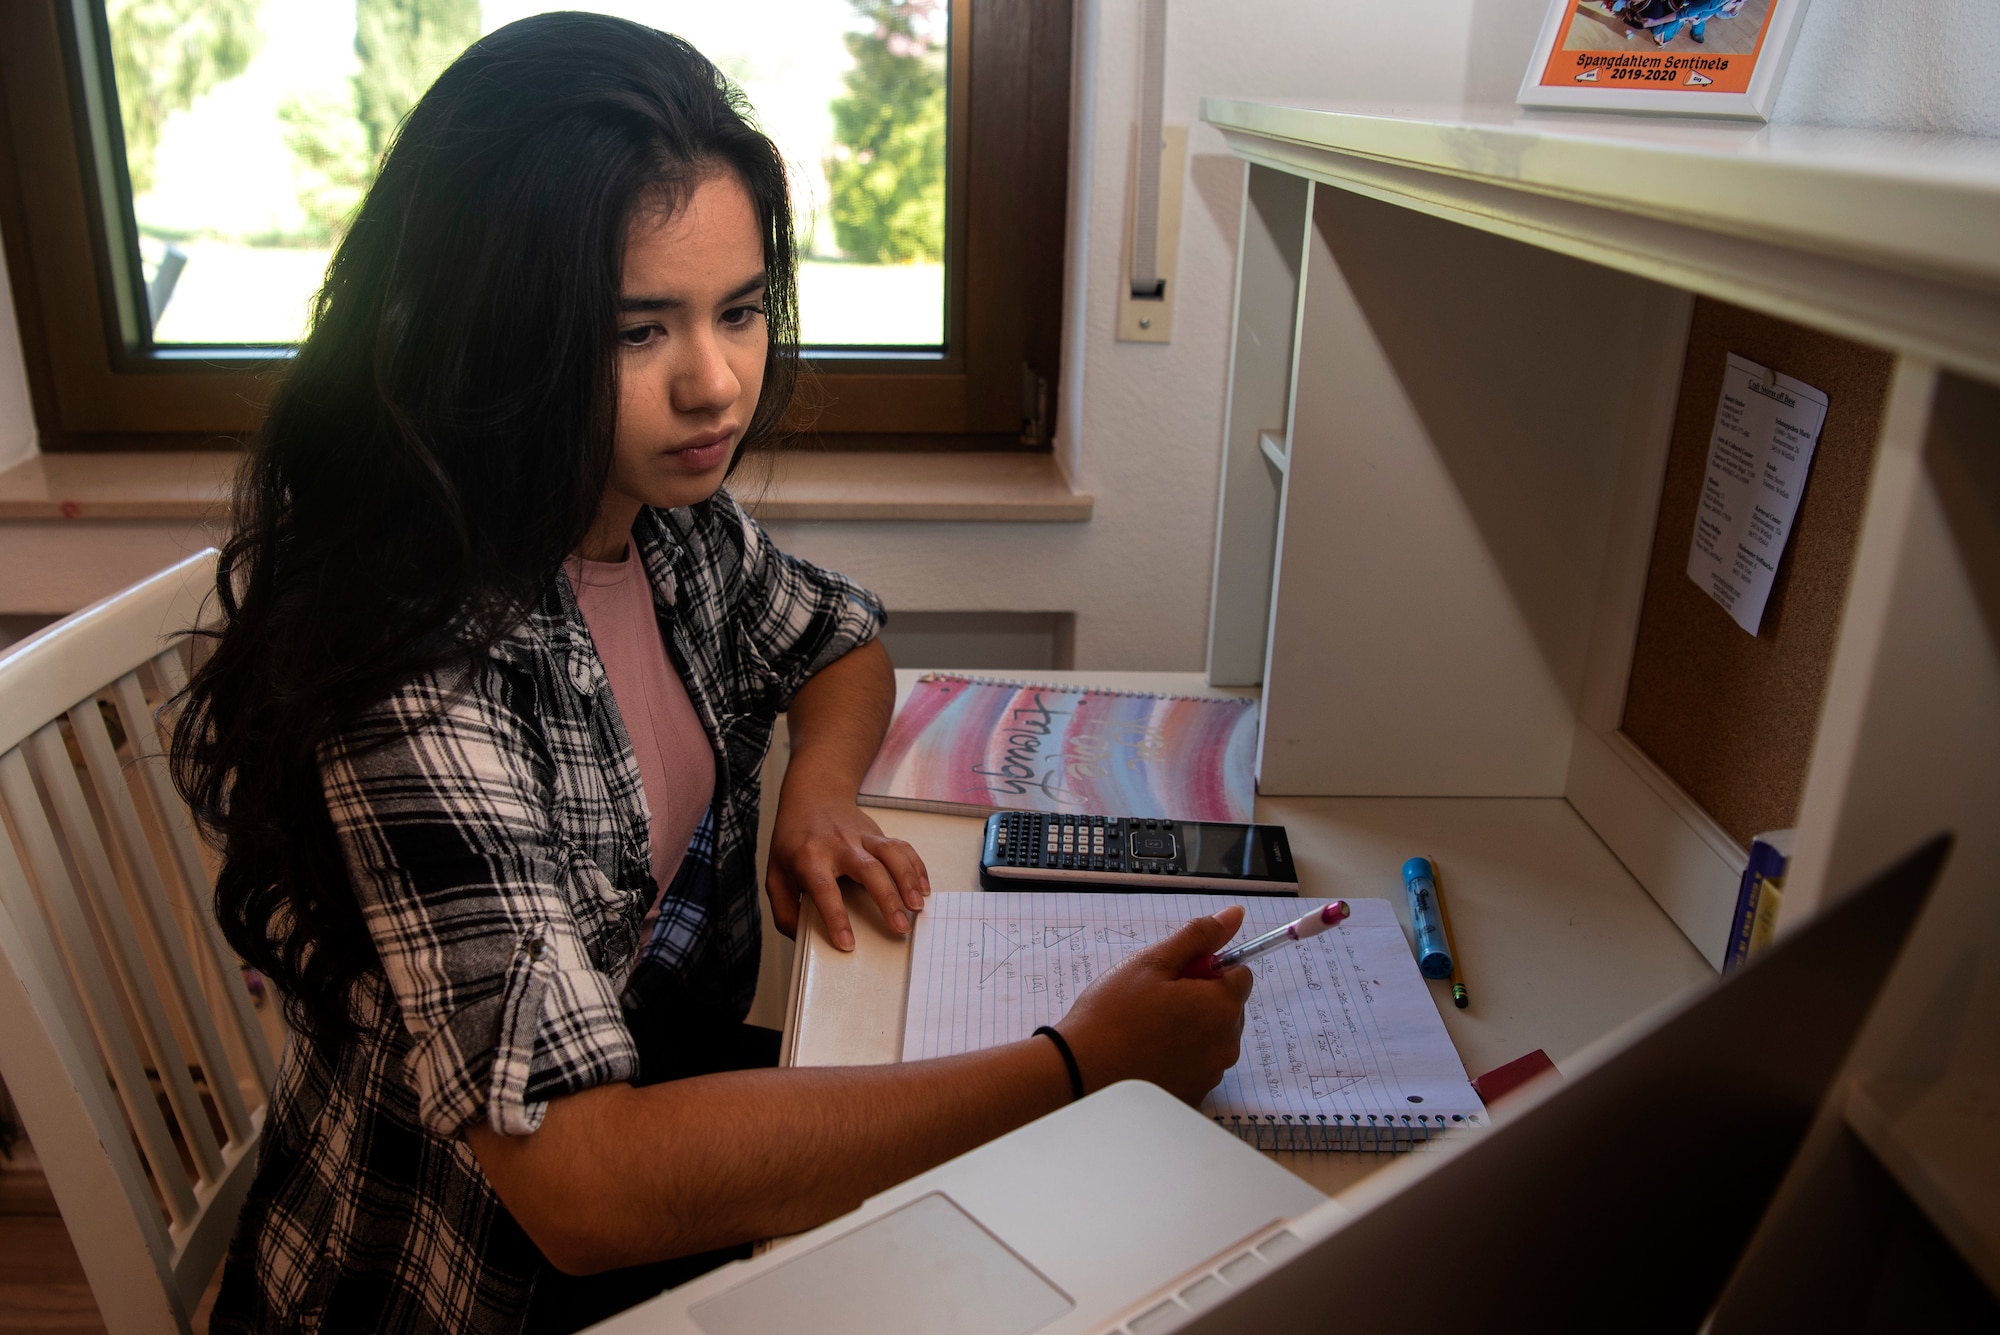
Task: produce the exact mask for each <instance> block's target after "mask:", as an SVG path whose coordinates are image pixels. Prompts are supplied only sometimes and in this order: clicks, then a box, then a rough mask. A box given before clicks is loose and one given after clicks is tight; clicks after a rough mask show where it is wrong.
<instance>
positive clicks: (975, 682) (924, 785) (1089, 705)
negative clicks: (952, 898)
mask: <svg viewBox="0 0 2000 1335" xmlns="http://www.w3.org/2000/svg"><path fill="white" fill-rule="evenodd" d="M1256 746H1257V705H1256V701H1255V700H1249V699H1241V698H1236V697H1230V696H1198V695H1157V694H1152V693H1149V692H1142V691H1113V690H1105V689H1103V688H1101V687H1095V686H1080V685H1073V684H1072V685H1050V684H1047V683H1041V682H1024V681H1000V680H995V679H993V678H990V677H967V676H959V675H956V674H953V673H944V672H932V673H926V674H925V675H924V676H922V677H920V678H918V679H917V682H916V685H915V686H914V687H913V688H912V690H911V691H910V694H909V698H907V699H906V700H904V701H903V703H902V705H901V706H900V707H899V708H898V709H897V710H896V717H895V721H894V722H892V723H891V724H890V725H889V735H888V736H887V737H886V738H884V739H883V742H882V749H881V750H880V751H879V752H878V753H877V754H876V757H875V763H874V765H872V766H871V767H870V768H869V770H868V774H867V777H866V778H864V779H863V780H862V782H861V802H862V804H863V805H865V806H876V807H902V808H904V809H907V810H914V811H938V812H944V813H946V814H949V815H961V816H985V815H990V814H991V813H993V812H995V811H1054V812H1070V813H1074V814H1079V815H1089V816H1139V817H1152V818H1156V819H1167V820H1211V821H1235V822H1239V823H1247V822H1249V821H1250V819H1251V808H1252V804H1253V802H1254V800H1255V796H1256V793H1255V787H1254V784H1253V781H1252V779H1251V763H1252V761H1253V759H1254V757H1255V752H1256Z"/></svg>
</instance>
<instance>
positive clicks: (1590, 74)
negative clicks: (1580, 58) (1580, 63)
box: [1576, 69, 1597, 83]
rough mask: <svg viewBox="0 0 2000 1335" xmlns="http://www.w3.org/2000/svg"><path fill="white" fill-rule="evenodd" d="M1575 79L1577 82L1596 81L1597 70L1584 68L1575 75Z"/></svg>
mask: <svg viewBox="0 0 2000 1335" xmlns="http://www.w3.org/2000/svg"><path fill="white" fill-rule="evenodd" d="M1576 81H1577V82H1578V83H1596V82H1597V71H1596V70H1594V69H1591V70H1585V71H1584V72H1583V73H1581V74H1579V75H1577V76H1576Z"/></svg>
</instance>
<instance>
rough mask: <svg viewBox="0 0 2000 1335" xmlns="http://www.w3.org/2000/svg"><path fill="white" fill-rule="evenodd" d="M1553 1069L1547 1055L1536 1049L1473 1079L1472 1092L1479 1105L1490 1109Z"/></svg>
mask: <svg viewBox="0 0 2000 1335" xmlns="http://www.w3.org/2000/svg"><path fill="white" fill-rule="evenodd" d="M1555 1069H1556V1064H1555V1063H1554V1062H1552V1061H1550V1060H1549V1054H1548V1053H1546V1052H1543V1051H1542V1050H1541V1049H1540V1048H1536V1049H1535V1050H1534V1051H1533V1052H1531V1053H1529V1054H1528V1055H1527V1056H1525V1057H1516V1058H1515V1059H1514V1060H1513V1061H1510V1062H1508V1063H1507V1064H1506V1065H1505V1066H1496V1067H1494V1068H1493V1069H1492V1070H1490V1071H1488V1072H1487V1073H1486V1074H1485V1075H1482V1076H1479V1077H1478V1078H1476V1079H1474V1080H1473V1082H1472V1092H1473V1093H1475V1094H1477V1095H1479V1101H1480V1102H1481V1103H1484V1104H1485V1105H1486V1106H1487V1107H1489V1108H1491V1107H1492V1106H1493V1105H1494V1104H1496V1103H1498V1102H1499V1101H1500V1100H1501V1099H1504V1098H1506V1097H1507V1096H1508V1095H1509V1094H1512V1093H1513V1092H1514V1091H1515V1090H1517V1089H1519V1088H1520V1087H1521V1086H1523V1085H1525V1084H1527V1083H1528V1082H1529V1081H1530V1080H1533V1079H1534V1078H1535V1077H1536V1076H1538V1075H1540V1074H1541V1073H1542V1072H1543V1071H1553V1070H1555Z"/></svg>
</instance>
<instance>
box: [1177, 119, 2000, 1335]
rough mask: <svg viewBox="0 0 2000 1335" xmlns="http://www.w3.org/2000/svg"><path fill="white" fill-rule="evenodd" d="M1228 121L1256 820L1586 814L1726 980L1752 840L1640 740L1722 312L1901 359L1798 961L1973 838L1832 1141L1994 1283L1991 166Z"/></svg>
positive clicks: (1991, 144) (1711, 134) (1242, 580)
mask: <svg viewBox="0 0 2000 1335" xmlns="http://www.w3.org/2000/svg"><path fill="white" fill-rule="evenodd" d="M1204 116H1205V118H1206V119H1207V120H1208V121H1209V122H1210V123H1211V124H1213V125H1215V126H1216V127H1218V128H1219V129H1220V130H1221V131H1222V132H1223V134H1224V136H1225V138H1226V139H1227V140H1228V142H1229V145H1230V147H1231V149H1232V151H1234V152H1235V153H1236V154H1237V155H1238V156H1240V157H1242V158H1243V159H1244V160H1245V161H1246V162H1247V163H1248V164H1249V166H1248V170H1247V172H1246V186H1245V194H1244V205H1243V222H1242V228H1241V232H1240V235H1241V249H1240V255H1239V278H1238V285H1237V298H1236V308H1235V339H1234V345H1233V347H1234V351H1233V369H1232V376H1231V392H1230V404H1229V411H1228V414H1227V419H1226V422H1227V425H1226V435H1225V439H1224V442H1223V444H1224V463H1223V495H1222V501H1221V512H1220V520H1221V522H1220V526H1219V532H1218V539H1217V553H1216V570H1215V600H1216V606H1215V611H1214V613H1213V614H1212V618H1211V637H1210V646H1209V671H1210V678H1211V680H1213V681H1215V682H1217V683H1223V682H1228V683H1231V684H1251V683H1260V684H1261V685H1262V687H1263V697H1262V699H1263V704H1262V708H1263V722H1264V729H1263V736H1262V745H1261V751H1260V755H1259V762H1258V763H1259V784H1260V791H1261V792H1262V793H1263V794H1264V795H1265V796H1266V798H1274V797H1301V798H1303V797H1314V798H1334V797H1337V798H1413V797H1451V798H1461V799H1464V798H1472V799H1478V798H1486V799H1503V798H1544V799H1546V798H1559V799H1562V800H1563V801H1565V802H1566V803H1567V804H1568V805H1569V807H1570V808H1571V809H1573V810H1574V811H1575V813H1576V814H1577V815H1578V816H1579V817H1580V818H1581V820H1582V821H1583V822H1584V823H1586V824H1587V826H1588V827H1589V829H1590V830H1591V831H1593V832H1594V834H1595V835H1596V836H1597V837H1598V838H1600V839H1602V840H1603V841H1604V843H1605V845H1606V846H1608V847H1609V848H1610V850H1611V851H1612V852H1613V853H1614V854H1615V855H1616V856H1617V858H1618V859H1619V860H1620V861H1621V862H1622V863H1623V864H1624V866H1625V868H1626V869H1627V870H1628V871H1629V872H1630V873H1631V874H1632V876H1633V877H1634V878H1635V879H1636V880H1637V881H1638V882H1639V883H1640V884H1641V885H1642V886H1644V887H1645V889H1646V891H1647V892H1648V893H1649V894H1651V896H1652V897H1653V898H1654V900H1655V901H1657V903H1658V904H1659V905H1660V907H1661V908H1662V909H1664V910H1665V911H1666V913H1667V914H1668V915H1669V916H1670V917H1671V918H1672V919H1673V921H1674V922H1675V923H1676V924H1677V925H1678V926H1679V928H1680V930H1681V931H1682V932H1683V933H1685V934H1686V936H1687V937H1688V939H1689V941H1690V942H1692V943H1693V945H1694V946H1695V947H1696V948H1697V949H1698V950H1699V951H1700V952H1701V953H1702V954H1703V955H1704V956H1706V957H1707V958H1708V959H1709V961H1710V962H1711V963H1712V964H1716V963H1719V962H1720V959H1721V952H1722V946H1723V942H1724V940H1725V938H1726V933H1727V919H1728V916H1729V912H1730V909H1731V907H1732V905H1733V901H1734V896H1735V889H1736V880H1737V876H1738V874H1739V872H1740V869H1741V867H1742V862H1743V856H1744V850H1743V849H1742V848H1741V847H1740V846H1739V845H1737V843H1736V842H1735V841H1734V840H1733V839H1731V838H1730V836H1729V835H1728V834H1727V833H1725V832H1724V831H1723V830H1722V828H1721V827H1720V826H1719V825H1718V823H1717V822H1716V821H1715V820H1713V819H1712V818H1711V817H1710V816H1709V815H1708V813H1707V812H1705V811H1703V810H1702V809H1701V808H1700V806H1699V805H1697V804H1696V803H1695V802H1694V801H1692V800H1691V799H1690V798H1689V797H1688V796H1687V795H1686V794H1685V793H1684V792H1682V790H1681V789H1680V788H1679V787H1678V786H1677V785H1676V784H1675V783H1674V782H1673V780H1672V779H1670V778H1669V777H1668V776H1667V775H1666V774H1665V773H1663V772H1662V771H1661V770H1660V769H1659V768H1658V767H1657V766H1655V765H1654V764H1653V763H1652V762H1651V761H1650V760H1649V759H1648V758H1647V756H1646V755H1645V754H1644V752H1643V751H1642V750H1641V749H1640V748H1639V747H1637V746H1636V745H1634V744H1633V743H1632V742H1631V741H1630V740H1629V739H1628V738H1626V737H1625V736H1624V734H1623V733H1622V732H1621V731H1620V730H1619V720H1620V718H1621V716H1622V713H1623V707H1624V701H1625V686H1626V682H1627V680H1628V679H1629V677H1630V672H1631V666H1632V655H1633V652H1634V642H1635V637H1636V633H1637V626H1638V619H1639V612H1640V607H1641V602H1642V596H1643V592H1644V582H1645V575H1646V568H1647V564H1648V561H1649V558H1650V554H1651V550H1652V541H1653V526H1654V521H1655V516H1656V514H1657V513H1658V510H1659V502H1660V496H1661V486H1662V476H1663V470H1664V466H1665V457H1666V450H1667V445H1668V438H1669V433H1670V430H1671V427H1672V420H1673V415H1674V411H1675V400H1676V393H1677V389H1678V386H1679V383H1680V376H1681V370H1682V366H1681V363H1682V356H1683V352H1684V348H1685V346H1686V340H1687V331H1688V325H1689V319H1690V312H1691V309H1692V306H1693V301H1694V298H1695V296H1696V295H1706V296H1712V297H1715V298H1718V299H1720V300H1723V301H1726V302H1729V303H1732V304H1734V305H1737V306H1742V307H1746V308H1749V309H1751V310H1753V311H1758V312H1761V313H1764V314H1768V315H1773V316H1777V317H1779V318H1782V319H1785V320H1789V321H1792V322H1794V323H1797V324H1801V325H1805V326H1808V327H1810V328H1814V329H1818V330H1822V331H1825V332H1828V333H1832V334H1836V335H1839V336H1841V337H1843V338H1846V339H1849V340H1852V341H1855V342H1860V343H1865V344H1868V345H1871V346H1874V347H1877V348H1881V349H1884V350H1886V351H1888V352H1890V353H1891V354H1893V355H1894V358H1895V363H1894V371H1893V375H1892V381H1891V386H1890V391H1889V396H1888V401H1887V405H1886V409H1885V411H1884V415H1883V420H1882V425H1881V428H1880V434H1879V439H1878V441H1877V448H1876V454H1875V461H1874V464H1873V471H1872V474H1871V475H1870V479H1869V484H1868V490H1867V499H1866V501H1865V506H1864V511H1863V515H1862V519H1861V529H1860V534H1859V539H1858V543H1857V547H1856V550H1855V555H1854V564H1853V568H1852V574H1851V576H1850V579H1849V581H1848V586H1847V594H1846V599H1845V604H1844V610H1843V611H1842V613H1841V620H1840V627H1839V632H1838V636H1837V640H1836V644H1835V649H1834V653H1833V658H1832V662H1831V665H1830V669H1829V677H1828V681H1827V686H1826V691H1825V696H1824V701H1823V705H1822V707H1821V712H1820V716H1819V725H1818V729H1817V732H1816V734H1815V740H1814V742H1813V745H1812V751H1811V760H1810V763H1809V766H1808V768H1807V774H1806V781H1805V788H1804V794H1803V797H1802V800H1801V806H1800V811H1799V827H1800V837H1799V847H1798V853H1797V856H1796V858H1795V861H1794V864H1793V868H1792V872H1791V875H1790V878H1789V881H1788V887H1787V897H1786V906H1785V914H1786V916H1785V919H1784V922H1783V924H1782V925H1781V928H1780V930H1781V931H1783V930H1786V929H1787V928H1789V927H1793V926H1796V924H1797V923H1798V922H1799V921H1802V920H1803V919H1804V918H1806V917H1808V916H1810V915H1811V914H1812V913H1813V912H1815V911H1816V910H1817V909H1818V907H1819V906H1820V905H1821V904H1822V903H1824V902H1825V899H1826V897H1827V896H1828V895H1829V894H1833V893H1838V892H1839V891H1841V890H1843V889H1845V888H1847V887H1849V886H1852V885H1854V884H1856V883H1858V882H1859V881H1860V880H1861V879H1863V878H1864V877H1865V876H1866V875H1867V874H1868V873H1871V872H1873V871H1875V870H1877V869H1878V868H1880V867H1881V866H1882V865H1884V864H1886V863H1887V862H1888V861H1889V860H1891V859H1892V858H1894V857H1895V856H1897V855H1899V854H1901V853H1902V852H1904V851H1907V850H1908V849H1909V848H1911V847H1913V846H1915V845H1916V844H1917V843H1919V842H1920V841H1921V840H1923V839H1924V838H1925V837H1927V836H1929V835H1930V834H1932V833H1934V832H1935V831H1936V830H1938V829H1940V828H1949V829H1953V830H1955V831H1956V833H1957V836H1958V844H1957V848H1956V851H1955V853H1954V855H1953V857H1952V859H1951V861H1950V863H1949V865H1948V866H1947V868H1946V872H1945V876H1944V880H1943V882H1942V883H1941V885H1940V887H1939V889H1938V892H1937V894H1936V896H1935V898H1934V900H1933V902H1932V906H1931V908H1930V910H1929V911H1928V912H1927V914H1926V916H1925V918H1924V920H1923V921H1922V922H1921V923H1920V925H1919V927H1918V930H1917V934H1916V937H1915V938H1914V939H1913V941H1912V943H1911V946H1910V948H1909V950H1908V952H1907V954H1906V956H1905V959H1904V962H1903V963H1902V964H1901V965H1900V966H1899V968H1898V970H1897V971H1896V973H1895V974H1894V976H1893V977H1892V978H1891V980H1890V983H1889V985H1888V987H1887V988H1886V990H1885V992H1884V999H1883V1004H1882V1005H1881V1007H1880V1008H1879V1009H1878V1011H1877V1013H1876V1014H1875V1016H1874V1017H1873V1018H1872V1019H1871V1022H1870V1025H1869V1027H1868V1029H1867V1031H1866V1032H1865V1033H1864V1035H1863V1037H1862V1040H1861V1042H1860V1043H1859V1044H1858V1046H1857V1049H1856V1053H1855V1056H1854V1058H1853V1063H1852V1069H1851V1071H1850V1072H1849V1075H1848V1079H1849V1084H1850V1086H1851V1087H1852V1088H1853V1089H1855V1090H1858V1091H1862V1092H1861V1093H1859V1094H1857V1095H1856V1096H1855V1097H1854V1098H1853V1099H1852V1100H1845V1101H1842V1109H1846V1108H1849V1107H1851V1108H1852V1109H1853V1110H1854V1111H1852V1112H1845V1111H1841V1110H1838V1109H1837V1110H1836V1111H1835V1112H1834V1113H1831V1114H1829V1116H1833V1117H1836V1119H1838V1118H1843V1117H1844V1118H1845V1123H1844V1124H1845V1125H1846V1126H1847V1127H1848V1128H1849V1129H1851V1131H1852V1133H1853V1134H1854V1135H1855V1136H1857V1137H1859V1141H1860V1143H1862V1144H1864V1145H1866V1146H1867V1147H1869V1149H1870V1151H1871V1152H1873V1153H1874V1154H1875V1156H1876V1158H1877V1159H1878V1160H1879V1161H1880V1163H1881V1164H1882V1166H1883V1167H1884V1168H1885V1169H1886V1170H1887V1171H1888V1172H1889V1173H1890V1174H1891V1175H1893V1176H1894V1177H1895V1179H1896V1180H1897V1181H1898V1182H1899V1183H1900V1184H1901V1186H1902V1188H1903V1190H1904V1191H1905V1192H1906V1193H1908V1196H1909V1198H1910V1199H1911V1200H1912V1201H1914V1202H1915V1203H1916V1204H1917V1206H1918V1208H1920V1209H1922V1210H1923V1211H1924V1212H1925V1213H1926V1214H1927V1215H1928V1216H1929V1217H1930V1218H1931V1219H1932V1220H1933V1222H1935V1223H1936V1224H1937V1225H1938V1227H1939V1229H1940V1231H1941V1232H1943V1233H1944V1234H1945V1236H1947V1237H1948V1238H1950V1239H1951V1240H1952V1241H1953V1243H1954V1245H1955V1246H1957V1247H1958V1248H1959V1250H1960V1251H1961V1254H1963V1255H1964V1256H1965V1257H1966V1259H1967V1260H1968V1262H1970V1263H1971V1264H1972V1265H1973V1266H1974V1268H1975V1269H1977V1270H1978V1271H1979V1272H1980V1273H1981V1274H1983V1275H1984V1276H1985V1277H1986V1280H1987V1282H1988V1283H1989V1284H1995V1283H2000V1264H1996V1263H1995V1262H1994V1261H1993V1259H1992V1258H1993V1256H1994V1254H1995V1253H1994V1246H1995V1243H1994V1239H1995V1238H1996V1237H2000V1161H1996V1160H1995V1159H1994V1156H1993V1155H1992V1153H1991V1151H1990V1148H1986V1149H1983V1150H1974V1149H1970V1148H1967V1147H1966V1146H1964V1145H1962V1144H1961V1143H1959V1142H1961V1141H1962V1140H1963V1139H1964V1138H1965V1137H1966V1136H1968V1135H1974V1134H1976V1133H1977V1131H1976V1129H1977V1127H1979V1126H1982V1125H1985V1123H1983V1122H1981V1121H1980V1118H1982V1117H1989V1119H1990V1113H1988V1112H1982V1111H1981V1110H1983V1109H1987V1108H1988V1106H1989V1103H1990V1094H1991V1091H1992V1090H1994V1089H1996V1088H2000V820H1996V819H1995V817H1996V815H2000V141H1993V140H1979V139H1972V138H1965V137H1950V136H1922V135H1916V136H1913V135H1883V134H1867V133H1858V132H1846V131H1833V130H1815V129H1804V128H1799V127H1772V126H1754V125H1734V124H1720V123H1708V124H1694V123H1689V122H1684V121H1675V120H1672V119H1650V120H1649V119H1641V118H1635V117H1624V116H1616V115H1602V116H1588V115H1582V114H1568V113H1532V112H1523V111H1519V110H1516V109H1514V108H1511V107H1506V108H1477V107H1446V108H1382V107H1370V106H1362V105H1342V104H1337V103H1324V104H1318V105H1279V104H1271V103H1260V102H1254V101H1244V100H1229V99H1220V98H1210V99H1208V100H1207V101H1206V102H1205V103H1204ZM1883 1091H1889V1092H1888V1093H1884V1092H1883ZM1965 1128H1971V1129H1970V1130H1966V1129H1965ZM1837 1139H1838V1137H1837V1136H1835V1134H1834V1132H1831V1131H1828V1132H1825V1133H1824V1134H1820V1135H1816V1137H1815V1139H1814V1140H1813V1141H1812V1142H1811V1146H1812V1147H1813V1148H1811V1149H1810V1150H1809V1155H1808V1157H1810V1155H1811V1154H1818V1155H1820V1156H1822V1160H1823V1163H1822V1166H1823V1167H1824V1165H1825V1164H1831V1163H1832V1162H1833V1159H1832V1158H1830V1157H1826V1156H1830V1155H1833V1154H1834V1150H1833V1149H1831V1148H1829V1146H1831V1145H1833V1143H1834V1141H1835V1140H1837ZM1985 1143H1986V1144H1987V1145H1988V1146H1989V1147H1990V1141H1988V1142H1985ZM1803 1162H1804V1161H1803V1160H1802V1163H1803ZM1801 1171H1802V1172H1806V1173H1807V1175H1808V1176H1810V1165H1808V1166H1807V1167H1805V1168H1802V1170H1801ZM1827 1171H1831V1170H1830V1169H1828V1170H1827ZM1788 1191H1790V1192H1791V1194H1790V1195H1788V1196H1786V1197H1785V1198H1783V1199H1784V1200H1785V1201H1789V1202H1792V1203H1793V1204H1792V1205H1790V1206H1787V1208H1803V1207H1800V1206H1798V1205H1797V1203H1798V1202H1800V1201H1804V1200H1807V1199H1809V1198H1812V1199H1817V1198H1813V1197H1812V1196H1811V1193H1810V1192H1806V1191H1804V1189H1803V1188H1800V1189H1799V1190H1797V1191H1792V1189H1791V1188H1788ZM1801 1193H1803V1194H1801ZM1783 1215H1784V1211H1782V1210H1781V1211H1779V1212H1778V1215H1774V1219H1777V1218H1780V1217H1781V1216H1783ZM1863 1223H1865V1221H1863ZM1863 1223H1857V1225H1856V1229H1857V1230H1858V1231H1853V1230H1851V1232H1852V1235H1853V1237H1854V1238H1861V1237H1863V1236H1864V1235H1865V1233H1866V1229H1865V1227H1864V1226H1863ZM1821 1226H1822V1227H1824V1226H1825V1221H1824V1220H1822V1221H1821ZM1772 1227H1779V1225H1778V1224H1774V1225H1773V1226H1772ZM1856 1245H1857V1246H1858V1245H1859V1244H1856ZM1982 1249H1983V1250H1982ZM1781 1250H1782V1249H1781ZM1861 1254H1863V1253H1859V1252H1857V1255H1861ZM1718 1329H1720V1327H1718Z"/></svg>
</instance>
